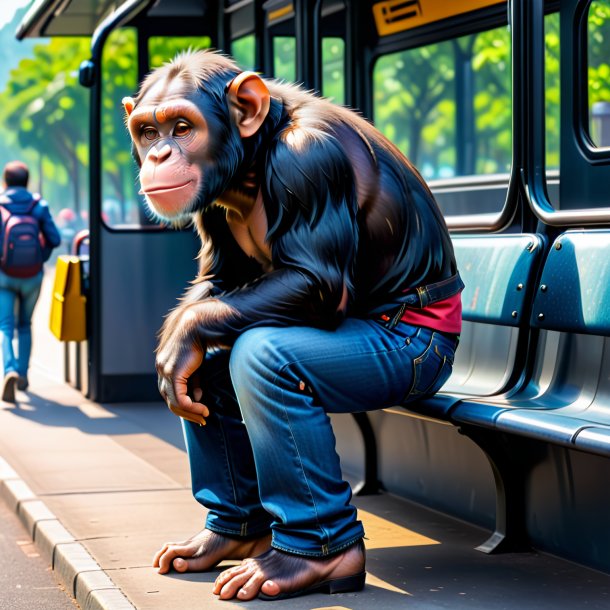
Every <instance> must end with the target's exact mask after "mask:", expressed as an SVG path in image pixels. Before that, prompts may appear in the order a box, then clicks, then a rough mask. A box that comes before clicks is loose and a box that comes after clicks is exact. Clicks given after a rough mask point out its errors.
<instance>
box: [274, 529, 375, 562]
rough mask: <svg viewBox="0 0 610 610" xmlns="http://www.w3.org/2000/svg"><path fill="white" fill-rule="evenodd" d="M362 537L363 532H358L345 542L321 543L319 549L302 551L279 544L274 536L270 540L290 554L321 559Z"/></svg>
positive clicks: (276, 547)
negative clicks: (335, 543) (334, 543)
mask: <svg viewBox="0 0 610 610" xmlns="http://www.w3.org/2000/svg"><path fill="white" fill-rule="evenodd" d="M363 538H364V533H360V534H358V535H357V536H355V537H353V538H350V539H349V540H347V541H346V542H342V543H340V544H337V545H336V546H331V545H326V544H323V545H322V546H321V547H320V550H319V551H304V550H303V549H295V548H288V547H286V546H284V545H282V544H279V543H278V542H277V541H276V540H275V538H274V539H273V540H272V541H271V546H272V547H273V548H274V549H276V550H278V551H282V552H284V553H288V554H290V555H299V556H301V557H314V558H317V559H321V558H323V557H330V556H331V555H336V554H337V553H340V552H341V551H343V550H345V549H347V548H349V547H350V546H353V545H354V544H357V543H358V542H359V541H360V540H362V539H363Z"/></svg>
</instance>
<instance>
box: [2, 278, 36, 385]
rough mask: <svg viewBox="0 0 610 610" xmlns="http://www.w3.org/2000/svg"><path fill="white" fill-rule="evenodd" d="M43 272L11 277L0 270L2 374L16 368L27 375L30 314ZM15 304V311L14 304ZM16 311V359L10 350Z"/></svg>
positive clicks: (30, 327)
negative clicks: (31, 275)
mask: <svg viewBox="0 0 610 610" xmlns="http://www.w3.org/2000/svg"><path fill="white" fill-rule="evenodd" d="M41 285H42V271H41V272H40V273H38V274H37V275H35V276H34V277H28V278H16V277H10V276H8V275H6V274H5V273H2V272H1V271H0V333H2V361H3V363H4V374H5V375H6V374H7V373H9V372H11V371H16V372H17V373H18V374H19V375H20V376H21V377H27V373H28V365H29V363H30V353H31V351H32V314H33V313H34V307H35V305H36V301H37V300H38V295H39V294H40V286H41ZM16 304H17V312H16V311H15V305H16ZM15 313H17V337H18V358H15V352H14V351H13V337H14V335H15Z"/></svg>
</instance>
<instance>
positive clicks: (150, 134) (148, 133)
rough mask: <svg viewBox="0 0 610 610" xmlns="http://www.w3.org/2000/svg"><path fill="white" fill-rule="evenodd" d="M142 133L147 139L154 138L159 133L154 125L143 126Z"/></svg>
mask: <svg viewBox="0 0 610 610" xmlns="http://www.w3.org/2000/svg"><path fill="white" fill-rule="evenodd" d="M142 135H143V136H144V137H145V138H146V139H147V140H154V139H156V138H157V136H158V135H159V133H158V132H157V130H156V129H155V128H154V127H145V128H144V129H143V130H142Z"/></svg>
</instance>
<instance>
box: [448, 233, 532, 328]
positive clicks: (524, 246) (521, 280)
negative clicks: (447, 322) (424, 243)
mask: <svg viewBox="0 0 610 610" xmlns="http://www.w3.org/2000/svg"><path fill="white" fill-rule="evenodd" d="M452 239H453V247H454V249H455V256H456V258H457V263H458V269H459V270H460V274H461V276H462V280H463V281H464V284H465V288H464V292H463V293H462V308H463V311H462V317H463V319H464V320H468V321H470V322H484V323H486V324H501V325H503V326H519V324H520V322H521V321H522V320H523V315H524V311H525V304H526V303H527V297H528V292H529V291H530V290H531V289H532V288H533V286H532V282H533V281H534V280H535V274H536V272H537V269H538V263H539V261H540V256H541V252H542V247H541V246H542V238H541V237H540V236H539V235H534V234H523V233H520V234H514V235H464V236H462V235H459V236H453V238H452ZM526 315H528V313H527V312H526ZM526 319H527V318H526Z"/></svg>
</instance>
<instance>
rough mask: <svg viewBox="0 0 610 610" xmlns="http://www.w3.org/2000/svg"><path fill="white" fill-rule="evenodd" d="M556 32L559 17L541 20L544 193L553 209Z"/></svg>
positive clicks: (557, 149) (556, 181) (557, 114)
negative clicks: (545, 186)
mask: <svg viewBox="0 0 610 610" xmlns="http://www.w3.org/2000/svg"><path fill="white" fill-rule="evenodd" d="M559 32H560V30H559V13H558V12H557V13H550V14H549V15H546V16H545V18H544V46H545V55H544V105H545V116H544V122H545V148H546V151H545V157H546V158H545V163H546V179H547V191H548V195H549V199H550V201H551V203H553V205H554V206H555V207H556V208H559V153H560V148H561V147H560V133H561V112H560V108H561V105H560V101H561V98H560V95H561V81H560V70H559V66H560V54H559V49H560V44H559V43H560V35H559Z"/></svg>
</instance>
